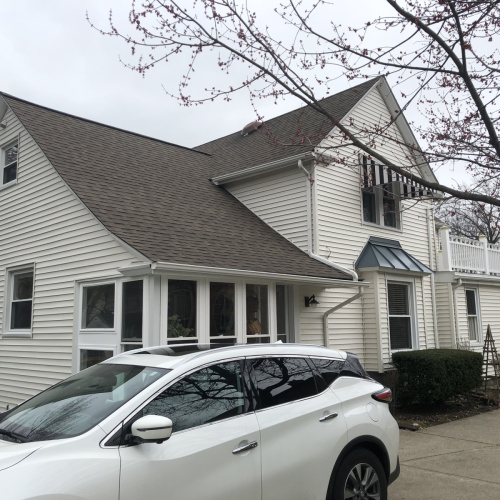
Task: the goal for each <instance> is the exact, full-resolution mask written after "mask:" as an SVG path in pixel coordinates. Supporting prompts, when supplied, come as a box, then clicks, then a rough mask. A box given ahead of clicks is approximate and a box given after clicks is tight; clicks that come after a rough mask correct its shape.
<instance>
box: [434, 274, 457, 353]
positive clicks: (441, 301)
mask: <svg viewBox="0 0 500 500" xmlns="http://www.w3.org/2000/svg"><path fill="white" fill-rule="evenodd" d="M436 309H437V319H438V331H439V347H442V348H452V347H453V346H454V344H455V341H454V335H455V324H454V322H455V313H454V312H453V300H452V290H451V285H450V284H449V283H436Z"/></svg>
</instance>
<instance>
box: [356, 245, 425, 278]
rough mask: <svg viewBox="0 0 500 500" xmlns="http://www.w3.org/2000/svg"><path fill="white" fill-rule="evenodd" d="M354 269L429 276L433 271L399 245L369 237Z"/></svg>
mask: <svg viewBox="0 0 500 500" xmlns="http://www.w3.org/2000/svg"><path fill="white" fill-rule="evenodd" d="M355 267H356V269H368V268H372V269H373V268H383V269H390V270H397V271H406V272H413V273H421V274H431V273H432V272H433V271H432V270H431V269H429V268H428V267H427V266H426V265H424V264H422V263H421V262H420V261H419V260H417V259H415V257H413V256H412V255H410V254H409V253H408V252H406V251H405V250H403V248H402V247H401V243H399V241H396V240H387V239H385V238H377V237H375V236H370V239H369V240H368V243H367V244H366V245H365V247H364V248H363V250H362V252H361V253H360V255H359V257H358V260H357V261H356V266H355Z"/></svg>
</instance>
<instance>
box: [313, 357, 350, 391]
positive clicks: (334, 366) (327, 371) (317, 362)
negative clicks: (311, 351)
mask: <svg viewBox="0 0 500 500" xmlns="http://www.w3.org/2000/svg"><path fill="white" fill-rule="evenodd" d="M311 361H312V362H313V363H314V366H315V367H316V369H317V370H318V372H319V373H320V375H321V376H322V377H323V380H324V381H325V382H326V385H327V386H329V385H331V384H332V383H333V382H334V381H335V380H336V379H337V378H338V377H339V376H340V373H341V371H342V367H343V366H344V363H345V362H344V360H340V359H326V358H325V359H318V358H312V359H311Z"/></svg>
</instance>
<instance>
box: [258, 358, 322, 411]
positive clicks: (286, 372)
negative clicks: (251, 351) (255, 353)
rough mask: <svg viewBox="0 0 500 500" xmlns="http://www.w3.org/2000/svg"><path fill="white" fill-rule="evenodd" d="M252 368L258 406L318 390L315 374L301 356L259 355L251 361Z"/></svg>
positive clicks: (269, 405) (307, 395) (277, 402)
mask: <svg viewBox="0 0 500 500" xmlns="http://www.w3.org/2000/svg"><path fill="white" fill-rule="evenodd" d="M252 368H253V373H254V376H255V382H256V384H257V392H258V395H259V398H260V407H261V408H269V407H271V406H276V405H280V404H283V403H289V402H291V401H296V400H297V399H302V398H307V397H310V396H314V395H315V394H317V393H318V390H317V387H316V382H315V378H314V374H313V372H312V370H311V368H310V367H309V364H308V362H307V361H306V360H305V359H303V358H259V359H256V360H252Z"/></svg>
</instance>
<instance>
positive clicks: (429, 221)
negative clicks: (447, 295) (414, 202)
mask: <svg viewBox="0 0 500 500" xmlns="http://www.w3.org/2000/svg"><path fill="white" fill-rule="evenodd" d="M433 221H434V209H433V207H427V240H428V242H429V264H430V267H431V269H432V270H433V271H437V261H436V259H435V258H434V257H435V248H436V246H435V245H434V244H433V241H434V238H433V230H432V226H433ZM431 300H432V323H433V327H434V345H435V347H436V349H439V332H438V322H437V306H436V282H435V279H434V273H432V274H431Z"/></svg>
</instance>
